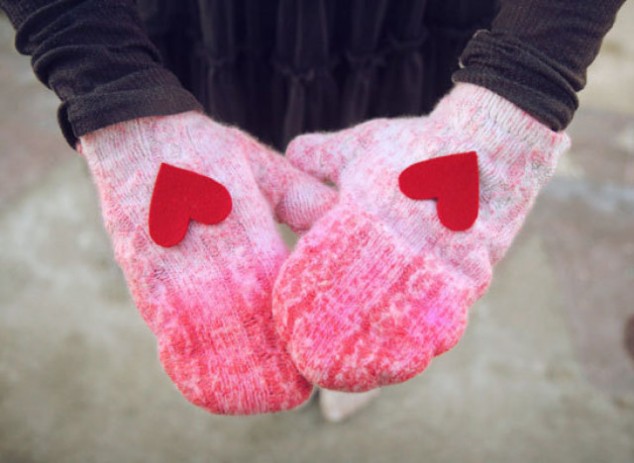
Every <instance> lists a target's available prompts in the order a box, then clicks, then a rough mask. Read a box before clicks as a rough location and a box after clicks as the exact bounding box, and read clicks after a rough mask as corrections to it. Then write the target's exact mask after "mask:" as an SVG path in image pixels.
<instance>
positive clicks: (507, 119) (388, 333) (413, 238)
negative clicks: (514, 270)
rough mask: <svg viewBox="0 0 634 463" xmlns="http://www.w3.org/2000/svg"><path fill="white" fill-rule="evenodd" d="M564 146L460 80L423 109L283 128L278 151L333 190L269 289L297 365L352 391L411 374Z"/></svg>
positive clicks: (506, 242)
mask: <svg viewBox="0 0 634 463" xmlns="http://www.w3.org/2000/svg"><path fill="white" fill-rule="evenodd" d="M568 145H569V140H568V137H567V136H566V135H565V134H563V133H555V132H553V131H551V130H550V129H549V128H548V127H545V126H544V125H542V124H541V123H539V122H538V121H536V120H535V119H533V118H532V117H531V116H530V115H528V114H526V113H525V112H523V111H522V110H520V109H519V108H517V107H516V106H514V105H513V104H511V103H510V102H508V101H507V100H505V99H503V98H501V97H500V96H498V95H496V94H494V93H492V92H490V91H489V90H486V89H484V88H480V87H477V86H474V85H470V84H458V85H457V86H456V87H455V88H454V89H453V90H452V91H451V93H450V94H449V95H448V96H446V97H445V98H444V99H443V100H442V101H441V102H440V103H439V104H438V106H437V107H436V109H435V110H434V112H433V113H432V114H431V115H430V116H428V117H425V118H420V117H417V118H405V119H392V120H390V119H379V120H372V121H370V122H366V123H364V124H361V125H358V126H356V127H353V128H351V129H348V130H343V131H341V132H337V133H331V134H311V135H304V136H300V137H298V138H296V139H295V140H294V141H293V142H292V143H291V145H290V146H289V148H288V150H287V157H288V158H289V160H290V162H291V163H292V164H294V165H295V166H297V167H298V168H300V169H301V170H303V171H304V172H307V173H310V174H312V175H314V176H316V177H318V178H320V179H322V180H328V181H331V182H334V183H335V184H336V185H337V186H338V188H339V202H338V204H337V205H336V206H335V207H334V208H333V209H331V210H330V211H329V212H328V213H326V215H325V216H324V217H322V218H321V219H320V220H319V221H317V222H316V223H315V225H314V226H313V228H312V229H311V230H310V231H309V232H308V233H307V234H306V235H304V236H303V237H302V238H301V239H300V241H299V243H298V245H297V247H296V248H295V251H294V253H293V255H292V256H291V257H290V258H289V259H288V260H287V261H286V262H285V263H284V265H283V266H282V270H281V271H280V274H279V276H278V279H277V281H276V284H275V287H274V290H273V313H274V317H275V322H276V325H277V327H278V331H279V334H280V336H281V338H282V340H283V342H284V343H285V345H286V347H287V349H288V351H289V353H290V354H291V357H292V358H293V361H294V362H295V365H296V366H297V367H298V369H299V370H300V372H301V373H302V374H303V375H304V376H305V377H306V378H307V379H308V380H309V381H310V382H312V383H315V384H317V385H319V386H322V387H324V388H328V389H337V390H342V391H365V390H369V389H372V388H376V387H379V386H384V385H389V384H394V383H399V382H402V381H406V380H407V379H409V378H412V377H413V376H415V375H417V374H418V373H420V372H422V371H423V370H424V369H425V367H426V366H427V365H428V364H429V362H430V360H431V359H432V358H433V357H434V356H437V355H439V354H441V353H443V352H445V351H447V350H448V349H450V348H451V347H452V346H454V345H455V344H456V342H457V341H458V339H459V338H460V337H461V335H462V333H463V331H464V329H465V325H466V321H467V312H468V309H469V308H470V307H471V306H472V304H473V303H474V302H475V301H476V300H477V299H478V298H479V297H480V296H482V295H483V294H484V292H485V291H486V289H487V288H488V286H489V284H490V282H491V275H492V267H493V266H494V265H495V263H496V262H498V261H499V260H500V259H501V258H502V256H503V255H504V253H505V251H506V250H507V248H508V247H509V246H510V244H511V241H512V240H513V237H514V236H515V235H516V233H517V232H518V230H519V229H520V227H521V225H522V223H523V221H524V218H525V217H526V215H527V213H528V212H529V210H530V208H531V206H532V204H533V202H534V200H535V197H536V196H537V193H538V192H539V190H540V188H541V187H542V186H543V185H544V184H545V183H546V181H547V180H548V179H549V178H550V177H551V175H552V174H553V171H554V169H555V165H556V163H557V159H558V158H559V156H560V155H561V154H562V152H564V151H565V150H566V149H567V147H568ZM454 155H455V156H454ZM432 159H433V161H431V160H432ZM474 220H475V222H474Z"/></svg>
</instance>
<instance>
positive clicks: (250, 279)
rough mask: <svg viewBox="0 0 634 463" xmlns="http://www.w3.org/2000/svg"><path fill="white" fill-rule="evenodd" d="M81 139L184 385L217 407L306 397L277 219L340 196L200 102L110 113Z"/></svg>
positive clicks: (122, 251)
mask: <svg viewBox="0 0 634 463" xmlns="http://www.w3.org/2000/svg"><path fill="white" fill-rule="evenodd" d="M78 148H79V150H80V152H81V153H82V154H83V156H84V157H85V158H86V160H87V162H88V165H89V167H90V171H91V173H92V176H93V179H94V181H95V183H96V185H97V188H98V190H99V196H100V199H101V207H102V212H103V217H104V221H105V225H106V229H107V231H108V233H109V235H110V237H111V240H112V244H113V247H114V253H115V257H116V260H117V261H118V263H119V264H120V266H121V268H122V269H123V272H124V275H125V278H126V281H127V283H128V286H129V288H130V291H131V293H132V296H133V299H134V302H135V303H136V305H137V307H138V309H139V310H140V312H141V315H142V316H143V318H144V319H145V321H146V322H147V324H148V325H149V327H150V329H151V330H152V332H153V333H154V334H155V335H156V337H157V342H158V348H159V356H160V360H161V363H162V364H163V367H164V368H165V371H166V372H167V373H168V375H169V376H170V377H171V378H172V380H173V381H174V383H175V384H176V385H177V386H178V388H179V389H180V391H181V392H182V393H183V394H184V396H185V397H186V398H187V399H188V400H190V401H191V402H193V403H194V404H196V405H199V406H201V407H204V408H206V409H207V410H209V411H211V412H213V413H221V414H252V413H261V412H274V411H279V410H286V409H290V408H293V407H295V406H297V405H299V404H301V403H302V402H304V401H305V400H306V399H307V398H308V397H309V395H310V393H311V390H312V385H311V384H310V383H308V382H307V381H306V380H305V379H304V378H303V377H302V376H301V375H300V373H299V372H298V371H297V369H296V368H295V366H294V365H293V364H292V362H291V359H290V357H289V356H288V354H287V352H286V351H285V350H284V348H283V346H282V344H281V342H280V339H279V337H278V336H277V334H276V332H275V327H274V325H273V319H272V313H271V291H272V286H273V282H274V280H275V277H276V276H277V273H278V270H279V268H280V266H281V264H282V262H283V261H284V259H285V258H286V257H287V255H288V250H287V249H286V247H285V246H284V243H283V242H282V240H281V238H280V237H279V236H278V233H277V230H276V226H275V223H274V220H273V219H274V215H276V216H277V217H278V218H279V219H280V220H282V221H285V222H287V223H288V224H289V225H290V226H291V227H292V228H294V229H295V230H298V231H303V230H305V229H307V228H308V227H309V226H310V224H311V223H312V221H313V220H315V219H316V218H318V217H319V216H321V215H322V214H323V213H324V212H325V210H326V209H327V208H328V207H330V206H331V205H332V203H333V202H334V201H335V199H336V194H335V193H334V192H333V191H331V190H330V189H328V188H327V187H325V186H324V185H322V184H320V183H319V182H318V181H317V180H314V179H312V178H310V177H309V176H307V175H306V174H303V173H301V172H299V171H298V170H295V169H294V168H293V167H291V166H290V165H289V164H288V163H286V161H285V159H284V158H282V157H281V156H279V155H277V154H275V153H274V152H272V151H271V150H270V149H269V148H267V147H265V146H263V145H261V144H259V143H257V142H256V141H255V140H253V139H252V138H250V137H249V136H247V135H246V134H244V133H243V132H241V131H239V130H237V129H234V128H229V127H225V126H222V125H220V124H217V123H215V122H213V121H212V120H211V119H209V118H208V117H206V116H204V115H203V114H200V113H197V112H187V113H181V114H177V115H171V116H159V117H147V118H140V119H136V120H132V121H128V122H123V123H119V124H115V125H112V126H109V127H106V128H104V129H100V130H97V131H95V132H93V133H90V134H88V135H85V136H82V137H81V138H80V143H79V146H78ZM159 172H160V175H159Z"/></svg>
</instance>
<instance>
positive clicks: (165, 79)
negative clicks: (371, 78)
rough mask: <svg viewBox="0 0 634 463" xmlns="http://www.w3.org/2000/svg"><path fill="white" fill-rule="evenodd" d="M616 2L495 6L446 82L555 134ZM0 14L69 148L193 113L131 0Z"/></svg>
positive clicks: (17, 5)
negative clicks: (501, 102) (124, 127)
mask: <svg viewBox="0 0 634 463" xmlns="http://www.w3.org/2000/svg"><path fill="white" fill-rule="evenodd" d="M289 1H290V0H289ZM294 1H298V2H301V1H303V0H294ZM624 1H625V0H604V1H600V2H598V1H596V0H501V1H500V2H499V5H498V8H499V9H498V10H497V11H498V13H497V15H496V17H495V20H494V21H493V23H492V25H491V27H490V30H481V31H479V32H478V33H477V34H476V35H475V36H474V37H473V39H471V41H470V42H469V43H468V45H467V47H466V48H465V49H464V51H463V53H462V56H461V58H460V65H461V67H460V69H459V70H457V71H456V72H455V73H454V75H453V80H454V81H456V82H470V83H474V84H477V85H480V86H484V87H487V88H489V89H490V90H492V91H494V92H496V93H498V94H499V95H501V96H503V97H505V98H506V99H508V100H509V101H511V102H513V103H515V104H516V105H517V106H519V107H520V108H523V109H524V110H526V111H527V112H528V113H530V114H532V115H533V116H534V117H535V118H537V119H538V120H540V121H542V122H543V123H545V124H547V125H548V126H549V127H551V128H552V129H553V130H561V129H564V128H565V127H566V126H567V125H568V124H569V123H570V121H571V119H572V116H573V114H574V111H575V110H576V108H577V106H578V101H577V98H576V92H578V91H579V90H581V89H582V88H583V86H584V85H585V80H586V79H585V75H586V69H587V67H588V66H589V65H590V64H591V62H592V61H593V60H594V58H595V57H596V55H597V53H598V50H599V48H600V45H601V41H602V39H603V37H604V35H605V34H606V33H607V31H608V30H609V29H610V28H611V26H612V24H613V22H614V19H615V17H616V13H617V11H618V9H619V8H620V6H621V5H622V4H623V3H624ZM203 3H205V4H210V3H211V2H201V5H202V4H203ZM377 3H379V2H377ZM0 7H1V8H2V9H3V10H4V11H5V12H6V13H7V15H8V17H9V19H10V21H11V23H12V24H13V26H14V27H15V28H16V30H17V35H16V48H17V49H18V51H19V52H21V53H23V54H26V55H30V56H31V57H32V64H33V69H34V71H35V74H36V75H37V77H38V78H39V79H40V80H41V81H42V82H43V83H44V84H46V85H47V86H48V87H49V88H51V89H53V90H54V91H55V93H56V94H57V95H58V96H59V98H60V99H61V100H62V104H61V106H60V109H59V113H58V118H59V123H60V126H61V128H62V131H63V133H64V135H65V137H66V138H67V140H68V141H69V143H70V144H71V145H73V146H74V144H75V142H76V139H77V137H80V136H81V135H84V134H86V133H88V132H91V131H93V130H96V129H99V128H102V127H105V126H107V125H110V124H113V123H116V122H120V121H124V120H129V119H133V118H137V117H142V116H150V115H166V114H174V113H178V112H182V111H186V110H190V109H201V105H200V103H199V102H198V101H197V99H196V98H194V96H192V94H191V93H190V92H188V91H187V90H185V89H184V88H183V87H182V85H181V84H180V83H179V80H178V79H177V78H176V77H175V75H174V74H172V73H171V72H170V71H169V70H167V69H166V67H164V66H163V65H162V63H161V58H160V56H159V53H158V51H157V49H156V48H155V46H154V45H153V43H152V42H151V41H150V39H149V38H148V35H147V33H146V31H145V29H144V25H143V24H142V22H141V19H140V17H139V13H138V10H137V4H136V3H135V1H134V0H0ZM404 14H407V12H404Z"/></svg>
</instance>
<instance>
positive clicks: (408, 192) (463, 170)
mask: <svg viewBox="0 0 634 463" xmlns="http://www.w3.org/2000/svg"><path fill="white" fill-rule="evenodd" d="M398 183H399V187H400V189H401V191H402V192H403V194H405V196H407V197H409V198H412V199H435V200H437V204H436V211H437V213H438V218H439V219H440V223H442V224H443V225H444V226H445V227H447V228H448V229H450V230H453V231H464V230H467V229H469V228H470V227H471V226H472V225H473V224H474V223H475V221H476V219H477V218H478V208H479V197H480V178H479V174H478V155H477V154H476V152H475V151H470V152H468V153H459V154H451V155H449V156H443V157H439V158H434V159H429V160H427V161H422V162H418V163H416V164H412V165H411V166H409V167H408V168H407V169H405V170H404V171H403V172H401V175H400V176H399V179H398Z"/></svg>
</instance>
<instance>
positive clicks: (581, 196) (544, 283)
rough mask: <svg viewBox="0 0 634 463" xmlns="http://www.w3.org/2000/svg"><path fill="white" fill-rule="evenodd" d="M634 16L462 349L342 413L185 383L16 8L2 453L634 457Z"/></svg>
mask: <svg viewBox="0 0 634 463" xmlns="http://www.w3.org/2000/svg"><path fill="white" fill-rule="evenodd" d="M632 28H634V2H628V3H626V6H625V7H624V9H623V10H622V12H621V14H620V16H619V18H618V21H617V25H616V27H615V29H614V30H613V31H612V32H611V34H610V35H609V37H608V38H607V39H606V41H605V43H604V47H603V50H602V53H601V55H600V57H599V58H598V60H597V62H596V63H595V64H594V66H593V67H592V69H591V72H590V73H589V86H588V89H587V90H585V91H584V92H583V94H582V95H581V101H582V109H581V110H580V111H579V113H578V115H577V117H576V119H575V121H574V123H573V125H572V127H571V128H570V133H571V135H572V138H573V148H572V150H571V152H570V153H569V154H568V155H566V157H565V158H564V159H563V160H562V162H561V164H560V166H559V170H558V173H557V176H556V177H555V179H554V180H553V181H552V182H551V183H550V185H549V186H548V187H547V188H546V189H545V190H544V192H543V194H542V195H541V196H540V198H539V200H538V202H537V205H536V207H535V209H534V211H533V213H532V214H531V215H530V217H529V219H528V221H527V224H526V227H525V228H524V229H523V231H522V233H521V234H520V236H519V237H518V238H517V240H516V242H515V244H514V246H513V247H512V249H511V251H510V252H509V254H508V256H507V257H506V258H505V260H504V261H503V262H502V263H501V264H500V265H499V266H498V268H497V271H496V274H495V278H494V283H493V285H492V288H491V290H490V292H489V293H488V294H487V295H486V296H485V297H484V298H483V299H482V300H481V301H479V302H478V303H477V305H476V306H475V307H474V308H473V310H472V312H471V319H470V325H469V327H468V329H467V332H466V335H465V337H464V338H463V340H462V341H461V342H460V344H459V345H458V347H456V348H455V349H454V350H453V351H451V352H449V353H447V354H445V355H443V356H442V357H441V358H438V359H437V360H436V361H435V362H434V363H433V365H432V366H431V367H430V368H429V369H428V370H427V372H426V373H425V374H423V375H421V376H419V377H418V378H416V379H414V380H412V381H409V382H408V383H406V384H403V385H399V386H395V387H391V388H387V389H385V390H384V391H383V392H382V394H381V396H380V397H379V398H378V399H377V400H375V401H374V402H372V403H371V404H370V405H369V406H368V407H367V408H365V409H364V410H362V411H361V412H360V413H359V414H357V415H355V416H353V417H352V418H351V419H349V420H347V421H345V422H344V423H341V424H328V423H326V422H324V420H323V419H322V417H321V415H320V413H319V410H318V408H317V407H316V406H315V405H314V404H312V405H310V406H308V407H305V408H304V409H302V410H299V411H295V412H288V413H282V414H277V415H270V416H257V417H251V418H228V417H218V416H212V415H209V414H207V413H205V412H204V411H202V410H199V409H197V408H195V407H193V406H191V405H190V404H189V403H187V402H186V401H185V400H184V399H182V398H181V396H180V394H178V392H177V391H176V390H175V388H174V387H173V386H172V384H171V382H170V381H169V379H168V378H167V376H166V375H165V374H164V373H163V371H162V369H161V367H160V365H159V363H158V360H157V358H156V352H155V346H154V340H153V337H152V335H151V333H150V331H149V330H148V329H147V328H146V327H145V325H144V324H143V322H142V321H141V318H140V317H139V316H138V315H137V312H136V310H135V308H134V306H133V305H132V303H131V301H130V298H129V296H128V293H127V290H126V287H125V284H124V281H123V279H122V276H121V273H120V271H119V270H118V268H117V267H116V265H115V264H114V262H113V260H112V255H111V251H110V248H109V245H108V240H107V237H106V235H105V232H104V231H103V228H102V225H101V222H100V216H99V207H98V203H97V200H96V194H95V190H94V188H93V187H92V185H91V183H90V180H89V177H88V175H87V170H86V168H85V166H84V163H83V161H82V159H81V158H79V157H78V156H77V155H76V154H75V153H74V152H73V151H71V150H70V149H69V148H68V147H67V146H66V145H65V143H64V141H63V140H62V137H61V135H60V133H59V130H58V128H57V125H56V120H55V117H54V114H55V110H56V106H57V101H56V99H55V97H54V96H53V95H52V94H51V93H50V92H48V91H47V90H46V89H44V88H43V87H42V85H41V84H40V83H38V82H36V81H35V79H34V78H33V76H32V73H31V70H30V67H29V63H28V60H27V59H26V58H25V57H21V56H19V55H18V54H17V53H16V52H15V51H14V50H13V45H12V40H13V31H12V30H11V28H10V26H9V25H8V23H7V21H6V20H4V18H0V104H1V110H0V143H1V144H0V152H1V153H0V462H2V463H26V462H47V463H57V462H114V461H116V462H146V461H152V462H174V461H192V462H206V461H213V462H225V461H226V462H285V461H293V462H317V461H333V462H334V461H341V462H350V463H354V462H388V461H389V462H393V461H399V462H410V461H411V462H414V461H416V462H419V461H425V462H465V463H468V462H482V461H487V462H498V461H499V462H509V461H512V462H534V461H548V462H593V463H594V462H624V463H625V462H628V463H631V462H634V346H632V344H634V318H633V317H634V302H633V301H634V297H633V296H632V294H633V292H632V291H633V288H634V41H632V40H631V33H632ZM628 320H629V321H630V326H631V328H630V329H631V331H632V333H631V334H630V336H631V337H630V338H629V339H630V341H629V342H630V350H629V352H628V347H627V342H628V341H627V339H628V337H627V336H628V335H627V333H626V332H627V329H626V326H627V325H628Z"/></svg>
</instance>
